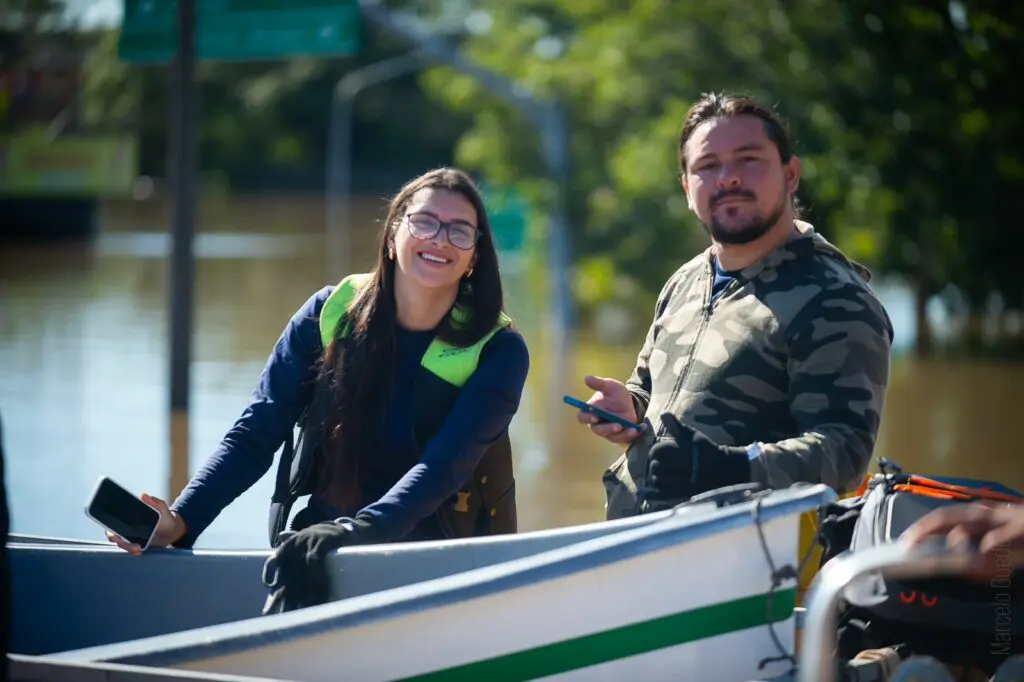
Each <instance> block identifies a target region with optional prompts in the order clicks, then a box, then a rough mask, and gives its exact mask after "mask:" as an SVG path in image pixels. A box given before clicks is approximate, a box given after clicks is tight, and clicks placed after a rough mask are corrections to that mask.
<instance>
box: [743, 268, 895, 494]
mask: <svg viewBox="0 0 1024 682" xmlns="http://www.w3.org/2000/svg"><path fill="white" fill-rule="evenodd" d="M790 328H791V329H792V330H793V333H792V334H791V336H790V339H789V359H788V370H789V381H790V391H789V394H790V411H791V413H792V415H793V418H794V420H795V422H796V425H797V428H798V430H799V432H800V433H801V435H800V436H797V437H796V438H789V439H786V440H782V441H779V442H776V443H757V444H754V446H752V447H753V450H754V453H757V451H758V449H759V450H760V454H759V455H758V456H757V457H755V458H754V459H753V460H752V462H751V465H752V473H753V476H754V480H755V481H759V482H761V483H764V484H767V485H769V486H771V487H773V488H782V487H787V486H790V485H792V484H793V483H795V482H797V481H806V482H812V483H817V482H820V483H824V484H825V485H827V486H829V487H831V488H833V489H834V490H836V491H837V492H838V493H839V494H843V493H846V492H848V491H850V490H853V489H856V488H857V486H859V485H860V482H861V480H862V479H863V477H864V475H865V473H866V472H867V469H868V466H869V465H870V460H871V455H872V452H873V450H874V446H875V439H876V437H877V435H878V428H879V423H880V421H881V415H882V408H883V405H884V401H885V392H886V389H887V387H888V383H889V363H890V350H891V347H892V337H893V330H892V323H891V321H890V319H889V316H888V315H887V314H886V312H885V308H884V307H883V306H882V305H881V303H880V302H879V301H878V299H876V298H875V297H874V295H873V294H872V293H871V292H870V291H869V290H867V289H865V288H863V287H859V286H854V285H850V284H844V285H840V286H836V287H830V288H828V289H826V290H825V291H823V292H822V293H821V294H819V295H818V296H817V297H816V298H815V299H814V300H812V301H811V303H809V304H808V305H807V306H806V307H805V309H804V310H803V311H801V313H800V314H799V315H798V317H797V318H796V319H794V321H793V325H792V326H791V327H790Z"/></svg>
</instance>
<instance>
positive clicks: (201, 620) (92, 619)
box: [10, 484, 836, 682]
mask: <svg viewBox="0 0 1024 682" xmlns="http://www.w3.org/2000/svg"><path fill="white" fill-rule="evenodd" d="M835 497H836V496H835V493H834V492H833V491H832V490H831V489H830V488H828V487H826V486H824V485H820V484H818V485H806V484H804V485H797V486H794V487H792V488H788V489H785V490H755V487H754V486H734V487H732V488H727V489H722V490H719V491H713V492H712V493H709V494H706V495H703V496H700V497H699V498H694V499H693V500H691V501H690V502H688V503H686V504H684V505H681V506H680V507H677V508H675V509H673V510H668V511H664V512H659V513H656V514H650V515H645V516H641V517H636V518H632V519H625V520H620V521H609V522H601V523H595V524H588V525H585V526H578V527H573V528H567V529H558V530H549V531H536V532H529V533H522V534H518V535H514V536H499V537H489V538H473V539H466V540H452V541H443V542H420V543H399V544H392V545H376V546H367V547H353V548H345V549H342V550H339V551H338V552H336V553H335V554H333V555H332V556H331V557H330V560H329V564H328V565H329V572H330V575H331V601H330V602H328V603H327V604H324V605H321V606H316V607H311V608H307V609H302V610H299V611H293V612H289V613H283V614H275V615H270V616H262V615H260V612H261V608H262V606H263V604H264V601H265V599H266V597H267V590H266V588H265V587H264V586H263V585H262V584H261V582H260V579H259V576H260V573H261V570H262V564H263V562H264V561H265V559H266V558H267V556H268V554H269V553H268V552H246V551H209V550H191V551H189V550H160V551H155V552H152V553H151V554H149V555H147V556H144V557H141V558H137V557H131V556H128V555H127V554H125V553H123V552H120V551H119V550H116V549H115V548H112V547H109V546H99V545H96V544H92V543H76V542H74V541H68V542H62V541H56V542H53V541H51V542H46V541H40V542H33V541H31V539H29V540H28V541H19V542H14V543H11V545H10V547H11V565H12V572H13V576H14V594H15V601H14V607H15V612H16V617H15V621H14V622H15V623H16V626H15V633H14V650H15V652H16V655H15V656H14V657H13V662H14V670H15V674H16V677H17V675H21V676H22V679H43V678H42V677H41V675H43V674H44V671H53V670H58V669H59V670H60V679H62V680H69V681H70V680H77V679H83V680H84V679H95V677H97V676H104V675H106V676H108V677H109V676H112V675H113V672H112V671H117V675H116V677H117V679H119V680H126V681H127V680H140V681H141V680H143V679H172V678H173V679H197V680H199V679H224V680H227V679H233V680H240V679H259V678H263V679H281V680H296V681H310V682H314V681H320V680H332V681H333V680H338V679H344V680H346V681H353V682H371V681H372V682H378V681H379V682H383V681H397V680H403V681H405V682H411V681H413V680H415V681H417V682H426V681H428V680H481V679H484V680H531V679H541V678H543V679H552V680H553V679H558V680H588V681H589V680H616V681H618V680H621V679H626V678H640V679H645V680H663V679H681V678H684V679H700V680H704V681H707V682H715V681H716V680H721V681H722V682H734V681H735V680H754V679H770V678H772V677H774V676H777V675H780V674H784V673H786V672H787V671H789V670H790V669H791V668H792V660H793V659H792V652H793V649H794V641H795V637H796V628H797V622H796V621H797V619H796V614H797V608H796V579H795V575H796V570H795V567H796V566H797V565H798V564H799V560H800V557H799V551H798V547H799V535H800V517H801V515H802V514H804V513H806V512H808V511H811V510H814V509H817V508H818V507H819V506H821V505H823V504H826V503H828V502H830V501H833V500H834V499H835ZM75 671H77V672H78V673H80V675H79V676H76V672H75ZM101 671H105V672H101ZM147 675H149V677H147ZM33 676H35V677H33ZM190 676H194V677H190Z"/></svg>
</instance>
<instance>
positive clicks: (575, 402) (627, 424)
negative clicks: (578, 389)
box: [562, 395, 643, 431]
mask: <svg viewBox="0 0 1024 682" xmlns="http://www.w3.org/2000/svg"><path fill="white" fill-rule="evenodd" d="M562 400H564V401H565V404H566V405H572V406H573V407H575V408H578V409H580V410H583V411H584V412H589V413H590V414H592V415H594V416H595V417H597V418H598V419H600V420H601V421H602V422H614V423H616V424H618V425H619V426H622V427H624V428H627V429H634V430H636V431H639V430H640V429H641V428H643V427H642V426H641V425H640V424H635V423H633V422H631V421H627V420H625V419H623V418H622V417H620V416H618V415H616V414H612V413H611V412H609V411H608V410H602V409H601V408H600V407H597V406H596V405H589V404H587V403H585V402H583V401H582V400H580V399H579V398H573V397H572V396H571V395H567V396H565V397H564V398H562Z"/></svg>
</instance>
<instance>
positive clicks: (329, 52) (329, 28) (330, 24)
mask: <svg viewBox="0 0 1024 682" xmlns="http://www.w3.org/2000/svg"><path fill="white" fill-rule="evenodd" d="M360 23H361V21H360V10H359V2H358V0H196V57H197V58H198V59H200V60H221V61H250V60H263V59H284V58H288V57H298V56H304V55H315V56H339V55H351V54H355V53H356V52H358V51H359V38H360V35H359V34H360V31H359V28H360ZM177 30H178V2H177V0H124V19H123V22H122V24H121V36H120V40H119V42H118V55H119V56H120V58H121V60H122V61H125V62H131V63H135V64H157V63H161V62H167V61H170V60H171V59H173V58H174V54H175V52H176V50H177V45H178V40H177Z"/></svg>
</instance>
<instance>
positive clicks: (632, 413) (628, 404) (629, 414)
mask: <svg viewBox="0 0 1024 682" xmlns="http://www.w3.org/2000/svg"><path fill="white" fill-rule="evenodd" d="M583 382H584V383H585V384H586V385H587V387H588V388H592V389H593V390H594V391H595V393H594V395H593V396H591V397H590V400H588V401H587V404H588V405H593V406H594V407H597V408H599V409H602V410H604V411H606V412H610V413H611V414H613V415H615V416H616V417H619V418H620V419H623V420H625V421H626V422H629V423H630V424H636V425H637V426H638V427H639V428H631V427H626V426H624V425H623V424H619V423H617V422H614V421H610V420H605V419H602V418H601V417H600V416H598V415H595V414H592V413H590V412H586V411H584V410H580V411H579V413H578V414H577V415H576V421H578V422H579V423H580V424H586V425H588V426H589V427H590V430H591V431H592V432H594V433H595V434H597V435H598V436H600V437H601V438H604V439H605V440H607V441H608V442H610V443H615V444H617V445H628V444H629V443H632V442H633V441H634V440H636V438H637V437H638V436H639V435H640V434H641V433H643V431H644V429H645V428H646V427H645V426H644V425H643V424H640V423H638V421H637V416H636V409H635V408H634V407H633V395H632V394H631V393H630V392H629V389H628V388H626V385H625V384H624V383H622V382H621V381H616V380H615V379H607V378H604V377H597V376H586V377H584V378H583Z"/></svg>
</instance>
